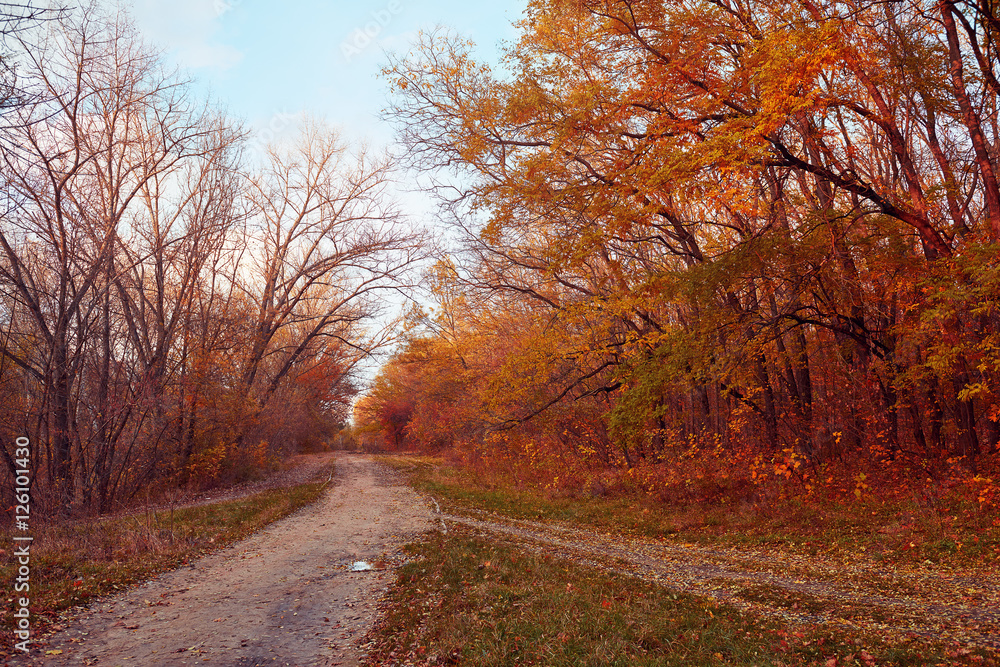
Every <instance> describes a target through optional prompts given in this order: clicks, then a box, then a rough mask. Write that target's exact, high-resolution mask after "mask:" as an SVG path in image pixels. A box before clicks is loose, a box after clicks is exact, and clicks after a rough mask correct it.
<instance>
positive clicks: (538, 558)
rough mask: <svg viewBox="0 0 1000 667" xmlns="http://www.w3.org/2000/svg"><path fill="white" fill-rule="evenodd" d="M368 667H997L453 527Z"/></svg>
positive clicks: (422, 553)
mask: <svg viewBox="0 0 1000 667" xmlns="http://www.w3.org/2000/svg"><path fill="white" fill-rule="evenodd" d="M408 549H409V550H410V553H411V556H412V557H413V560H412V561H411V562H410V563H409V564H407V565H405V566H404V567H402V568H401V569H400V570H399V572H398V575H397V582H396V585H395V587H394V588H393V590H392V592H391V593H390V596H389V598H388V601H387V606H386V607H385V608H384V610H383V611H384V613H383V616H382V619H381V621H380V622H379V625H378V626H377V628H376V630H375V631H374V632H373V633H372V634H371V635H370V636H369V639H370V641H371V644H370V646H369V653H368V657H367V664H369V665H402V664H426V665H445V664H460V665H467V666H470V667H476V666H480V665H482V666H487V665H514V664H516V665H532V664H534V665H759V666H764V665H769V666H781V665H785V666H787V665H823V666H824V667H834V666H838V667H843V666H845V665H858V666H865V667H868V666H871V665H876V664H877V665H898V666H903V665H937V664H949V665H954V664H980V665H982V664H987V665H988V664H993V663H991V662H990V661H991V658H989V657H986V658H984V657H983V656H982V655H979V654H977V653H968V654H964V655H963V654H961V653H959V652H956V651H953V650H950V649H948V647H943V646H934V645H929V644H920V645H912V646H891V645H888V644H885V643H884V642H882V641H880V640H879V639H878V638H877V637H874V636H859V635H858V634H857V633H854V634H851V635H847V634H844V633H841V632H839V631H837V630H834V629H828V628H822V627H818V628H817V627H810V628H801V629H796V628H789V627H787V626H785V627H783V626H782V625H780V624H777V623H774V622H770V621H761V620H760V619H758V618H754V617H751V616H748V615H745V614H743V613H742V612H740V611H738V610H736V609H733V608H730V607H727V606H725V605H718V604H715V603H711V602H707V601H706V600H704V599H703V598H699V597H695V596H690V595H684V594H674V593H670V592H667V591H665V590H664V589H663V588H660V587H657V586H655V585H652V584H646V583H644V582H642V581H639V580H637V579H634V578H630V577H626V576H619V575H615V574H612V573H608V572H604V571H600V570H597V569H593V568H589V567H584V566H580V565H576V564H573V563H571V562H567V561H563V560H559V559H556V558H552V557H550V556H548V555H546V554H544V553H535V552H532V551H526V550H523V549H520V548H516V547H513V546H508V545H505V544H501V543H496V542H493V541H487V540H484V539H482V538H480V537H478V536H476V535H475V534H473V533H472V532H471V531H469V530H467V529H462V528H458V527H453V528H451V529H450V530H449V533H448V535H441V534H437V533H434V534H431V535H428V536H427V537H425V538H424V539H423V540H422V541H420V542H417V543H415V544H412V545H410V546H409V547H408Z"/></svg>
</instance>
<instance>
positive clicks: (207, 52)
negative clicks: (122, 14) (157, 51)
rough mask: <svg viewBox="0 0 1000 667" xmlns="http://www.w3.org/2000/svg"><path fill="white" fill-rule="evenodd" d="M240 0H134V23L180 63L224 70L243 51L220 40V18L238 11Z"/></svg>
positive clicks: (221, 20) (235, 60) (236, 61)
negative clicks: (218, 36)
mask: <svg viewBox="0 0 1000 667" xmlns="http://www.w3.org/2000/svg"><path fill="white" fill-rule="evenodd" d="M241 2H242V0H133V2H132V15H133V17H134V18H135V22H136V25H137V27H138V28H139V29H140V30H141V31H142V33H143V35H144V36H146V38H147V39H149V40H150V41H151V42H153V43H154V44H156V45H158V46H160V47H162V48H164V49H166V50H167V51H168V52H170V53H171V54H172V56H173V57H174V58H175V59H176V61H177V63H178V64H179V65H181V66H182V67H188V68H191V69H201V68H214V69H219V70H225V69H229V68H231V67H233V66H234V65H236V64H237V63H239V62H240V60H242V59H243V53H242V52H241V51H240V50H239V49H237V48H235V47H233V46H231V45H229V44H224V43H221V42H220V41H219V40H218V38H217V33H218V32H219V28H220V26H221V24H222V22H223V21H225V20H228V19H230V18H231V14H232V13H233V12H236V11H240V4H241Z"/></svg>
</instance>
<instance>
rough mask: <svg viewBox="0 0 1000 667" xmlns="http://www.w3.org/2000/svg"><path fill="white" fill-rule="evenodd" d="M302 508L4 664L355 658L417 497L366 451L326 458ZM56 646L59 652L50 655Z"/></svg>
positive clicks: (342, 661) (111, 602)
mask: <svg viewBox="0 0 1000 667" xmlns="http://www.w3.org/2000/svg"><path fill="white" fill-rule="evenodd" d="M336 466H337V467H336V475H335V477H334V480H333V484H332V485H331V486H330V487H329V488H328V489H327V490H326V492H325V493H324V495H323V496H322V497H321V498H320V499H319V500H318V501H316V502H315V503H313V504H312V505H310V506H308V507H305V508H303V509H302V510H299V511H298V512H296V513H295V514H293V515H291V516H289V517H286V518H285V519H282V520H281V521H278V522H276V523H274V524H272V525H271V526H268V527H267V528H265V529H264V530H262V531H260V532H259V533H257V534H255V535H254V536H252V537H250V538H248V539H246V540H244V541H242V542H239V543H237V544H235V545H233V546H230V547H228V548H226V549H223V550H220V551H219V552H216V553H214V554H212V555H209V556H206V557H205V558H202V559H200V560H198V561H196V562H194V563H193V564H192V565H191V566H186V567H183V568H181V569H179V570H175V571H173V572H169V573H166V574H163V575H161V576H159V577H158V578H156V579H154V580H152V581H150V582H148V583H146V584H144V585H142V586H139V587H138V588H135V589H132V590H131V591H129V592H128V593H126V594H124V595H121V596H117V597H114V598H109V599H106V600H105V601H102V602H98V603H95V604H94V605H92V606H91V607H90V608H88V609H84V610H80V611H77V612H75V614H74V616H75V618H73V619H71V620H70V621H69V624H68V626H67V629H65V630H63V631H60V632H59V633H57V634H55V635H52V636H50V637H48V638H46V639H44V640H43V641H44V643H43V644H42V645H40V646H37V647H36V648H35V649H34V650H33V651H32V654H30V655H29V656H21V657H17V656H15V657H14V658H12V659H10V664H11V665H28V664H39V665H51V666H53V667H57V666H61V665H137V666H146V665H150V666H153V665H156V666H159V665H163V666H165V667H169V666H173V665H211V666H212V667H215V666H225V667H230V666H232V667H251V666H262V665H294V666H297V667H301V666H306V665H356V664H358V659H359V655H358V653H359V650H358V646H357V645H356V640H358V639H360V638H362V637H363V636H364V635H365V633H366V632H367V631H368V629H369V628H370V626H371V624H372V622H373V620H374V616H375V613H376V603H377V601H378V598H379V597H380V594H381V592H382V591H384V590H385V588H386V587H387V586H388V585H389V584H391V582H392V578H393V575H392V571H391V570H382V571H379V570H374V571H369V572H351V571H350V569H349V568H350V566H351V564H352V563H353V562H355V561H358V560H364V561H368V562H378V561H380V560H381V561H384V562H385V563H386V564H387V566H390V567H391V565H392V564H394V563H396V562H398V561H399V558H400V556H399V552H398V549H399V547H400V546H401V545H402V544H404V543H406V542H408V541H410V540H412V539H413V538H414V537H415V536H416V535H417V534H419V533H421V532H424V531H426V530H428V529H430V528H433V523H432V519H433V517H432V515H431V513H430V511H429V509H428V508H427V506H426V504H425V502H424V501H423V500H422V499H421V498H420V497H419V496H418V495H417V494H416V493H415V492H414V491H413V490H412V489H411V488H410V487H409V486H407V485H406V484H405V482H404V481H403V480H402V479H401V478H399V477H397V476H396V475H395V474H393V473H391V472H390V471H388V470H387V469H385V468H382V467H380V466H378V465H376V464H375V463H373V462H372V461H370V460H369V459H368V458H366V457H363V456H359V455H338V457H337V461H336ZM53 651H61V653H59V654H52V653H50V652H53Z"/></svg>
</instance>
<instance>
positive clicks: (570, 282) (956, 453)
mask: <svg viewBox="0 0 1000 667" xmlns="http://www.w3.org/2000/svg"><path fill="white" fill-rule="evenodd" d="M998 25H1000V24H997V23H996V17H995V16H994V12H993V10H992V9H991V8H990V7H987V6H986V5H984V4H982V3H974V2H929V3H924V2H918V1H912V2H892V3H882V2H867V1H862V2H858V1H854V0H850V1H838V2H832V3H820V4H816V3H812V2H809V1H808V0H802V1H801V2H794V3H777V4H775V3H753V2H751V3H746V2H728V1H727V0H667V1H663V0H650V1H646V0H639V1H635V0H585V1H584V2H577V1H574V2H569V1H564V0H543V1H540V2H534V3H531V5H530V6H529V9H528V12H527V14H526V17H525V19H524V20H523V21H522V22H521V23H520V28H521V30H522V37H521V40H520V41H519V42H518V43H517V44H516V45H515V46H514V47H512V48H511V50H510V53H509V63H510V65H509V71H508V73H507V75H506V76H503V77H497V76H494V75H493V74H492V73H491V72H490V71H489V70H488V68H485V67H483V66H481V65H479V64H477V63H475V62H474V61H473V58H472V55H471V53H470V47H469V45H468V44H466V43H464V42H462V41H461V40H459V39H457V38H455V37H453V36H451V35H448V34H446V33H443V32H437V33H433V34H430V35H425V36H424V37H423V39H422V41H421V42H420V43H419V44H418V45H417V46H416V48H415V50H414V51H413V53H411V54H410V55H409V56H407V57H405V58H402V59H400V60H398V61H396V62H395V63H393V65H392V67H391V68H390V69H389V70H387V77H388V78H389V80H390V81H391V83H392V85H393V87H394V89H395V92H396V98H395V100H396V101H395V103H394V106H393V109H392V112H391V113H392V116H393V117H394V118H395V120H396V122H397V123H398V125H399V127H400V136H401V139H402V140H403V142H404V143H405V145H406V146H407V148H408V150H409V153H408V154H409V158H410V160H411V163H412V164H413V165H414V166H416V167H419V168H422V169H429V170H434V173H435V174H436V178H437V179H438V186H437V192H438V193H439V195H440V196H441V197H442V201H443V204H444V205H443V210H444V211H446V212H447V213H450V214H451V215H452V216H453V217H452V219H453V221H454V223H455V226H456V229H457V230H458V231H459V233H460V238H461V244H462V247H461V248H460V249H459V250H458V251H457V252H456V253H455V256H454V260H453V261H454V262H455V264H456V265H457V267H458V268H457V269H456V270H455V271H454V272H452V273H451V277H450V281H451V284H452V285H453V289H464V290H468V291H470V293H475V294H476V296H475V297H474V301H475V302H476V304H477V309H476V313H475V314H474V315H472V316H471V317H469V318H468V321H469V322H470V327H469V330H468V332H467V334H466V340H467V341H469V343H470V345H471V347H470V349H468V350H466V351H465V352H463V358H464V359H466V360H468V359H470V358H472V359H488V360H489V362H488V363H489V365H490V367H491V369H492V370H491V371H490V373H485V374H483V376H482V377H484V378H487V377H489V376H490V374H491V373H492V374H493V376H492V377H493V380H492V381H482V382H479V383H478V384H476V385H475V387H474V389H473V390H472V393H471V394H470V396H472V397H474V398H468V397H467V398H465V399H462V400H464V401H468V400H473V401H474V402H475V403H476V405H478V406H480V408H481V412H480V415H481V417H482V423H483V424H484V425H488V427H487V428H486V430H485V431H484V432H491V433H492V434H493V435H491V436H488V437H487V438H486V440H483V439H482V438H480V439H478V440H477V442H478V443H479V445H478V446H483V447H485V448H486V450H487V451H494V452H500V451H503V447H508V446H510V445H509V443H512V442H513V443H521V444H522V445H523V444H524V443H531V447H532V448H534V449H536V450H538V451H542V452H546V451H547V452H550V453H551V454H552V456H562V455H563V454H564V453H566V452H571V453H573V454H574V460H585V461H595V462H597V461H600V462H610V463H613V464H617V465H621V466H623V467H632V466H636V465H641V464H643V463H658V462H662V461H671V460H676V459H677V457H679V456H681V455H682V454H683V453H684V452H689V451H691V448H692V447H694V448H695V450H698V449H701V450H712V451H716V452H719V451H724V452H729V454H728V455H727V456H730V457H731V459H732V460H737V459H738V460H741V461H749V460H754V458H755V457H762V458H763V459H764V460H768V461H769V460H771V459H776V458H780V457H785V456H787V452H794V453H795V456H801V457H805V460H808V461H812V462H818V461H824V460H829V459H830V458H831V457H833V456H839V457H844V456H847V457H855V458H856V457H864V458H866V459H868V460H873V461H877V460H887V459H892V458H894V457H899V456H907V457H911V458H913V459H915V460H921V461H925V462H933V461H937V460H941V459H944V458H947V457H953V458H954V457H957V458H960V459H962V460H964V461H965V462H966V463H967V464H968V465H970V466H972V467H974V466H975V465H976V461H977V460H978V459H979V457H981V456H982V455H983V454H986V453H992V452H996V450H997V441H998V437H1000V428H998V417H1000V415H998V408H997V405H998V403H997V394H996V386H997V381H998V379H1000V378H998V376H997V371H998V368H1000V365H998V357H997V355H996V349H997V348H996V347H995V345H994V343H995V341H996V339H997V334H998V316H997V310H996V303H997V297H998V294H1000V292H998V291H997V290H998V286H1000V285H998V282H997V278H996V268H997V250H998V247H1000V246H998V243H1000V228H998V227H997V225H996V220H997V219H998V218H997V217H996V215H995V210H994V209H995V206H994V203H993V200H994V199H996V193H995V192H994V190H995V188H996V186H995V183H994V181H995V173H994V172H995V171H996V164H997V156H996V150H995V148H996V144H997V141H998V140H1000V127H998V125H997V105H996V99H997V93H998V92H1000V91H998V89H997V87H996V86H997V84H996V81H997V78H996V73H995V70H996V68H997V61H996V53H997V52H996V49H995V46H996V45H995V43H994V41H995V39H996V33H995V28H996V27H997V26H998ZM998 201H1000V200H998ZM442 307H443V308H444V311H445V312H447V310H448V309H449V306H448V305H447V304H442ZM498 310H499V311H502V312H505V313H508V314H509V318H508V319H510V320H514V321H516V322H518V323H519V324H521V325H522V326H521V327H520V328H518V329H516V333H515V334H514V336H513V338H508V336H510V335H511V332H512V330H513V329H512V328H511V327H508V326H504V327H498V325H497V322H498V321H499V320H502V319H504V318H503V317H501V316H499V315H498V314H497V311H498ZM487 313H489V316H487ZM527 319H530V324H529V323H527V322H526V321H525V320H527ZM423 335H424V336H426V337H427V340H424V341H419V342H415V343H414V345H418V344H419V345H420V346H424V347H440V346H442V345H443V343H444V339H443V338H442V336H441V334H440V333H439V332H438V331H435V330H433V329H431V330H427V331H426V333H424V334H423ZM456 358H457V357H454V356H453V359H456ZM404 363H406V357H405V356H401V357H398V358H397V359H396V361H395V362H394V364H393V366H392V367H391V368H397V367H400V366H401V365H402V364H404ZM410 367H411V368H415V367H414V366H412V365H410ZM428 368H429V369H430V370H428V373H431V374H434V375H436V373H437V371H436V368H437V364H435V365H434V366H428ZM385 372H386V373H389V372H390V370H387V371H385ZM392 372H394V371H392ZM410 372H411V373H415V372H416V371H414V370H411V371H410ZM501 378H502V379H501ZM414 383H415V384H420V383H419V375H418V380H417V381H415V382H414ZM455 388H456V391H458V390H460V389H461V388H460V387H458V386H457V385H456V387H455ZM415 419H416V417H415ZM515 425H518V426H516V427H515ZM409 433H410V434H411V436H412V437H413V439H414V440H415V441H416V442H420V438H419V437H417V429H416V427H414V428H411V429H410V431H409ZM500 434H503V437H502V440H503V442H504V443H508V444H504V445H502V444H496V446H495V447H493V448H492V449H491V446H490V445H489V444H488V443H489V442H490V441H491V440H490V438H493V441H495V442H497V443H499V441H498V440H497V438H500ZM484 443H486V444H484ZM720 448H721V449H720ZM514 451H516V452H519V453H518V455H519V456H522V455H524V452H525V451H527V450H524V449H516V448H515V450H514ZM963 457H964V458H963Z"/></svg>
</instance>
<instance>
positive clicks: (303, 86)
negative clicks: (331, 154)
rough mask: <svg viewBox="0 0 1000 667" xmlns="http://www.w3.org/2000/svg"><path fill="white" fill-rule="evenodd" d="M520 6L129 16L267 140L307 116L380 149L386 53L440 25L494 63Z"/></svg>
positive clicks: (412, 3)
mask: <svg viewBox="0 0 1000 667" xmlns="http://www.w3.org/2000/svg"><path fill="white" fill-rule="evenodd" d="M525 4H526V0H501V1H499V2H487V3H476V2H469V1H468V0H465V1H457V0H448V1H444V2H442V1H433V0H354V1H351V2H346V1H336V2H320V1H318V0H285V1H284V2H280V3H278V2H264V1H263V0H133V5H132V13H133V16H134V17H135V20H136V23H137V26H138V28H139V29H140V30H141V31H142V33H143V34H144V36H145V37H146V38H147V39H148V40H149V41H150V42H152V43H154V44H157V45H159V46H161V47H162V48H164V49H165V50H166V51H167V55H168V57H169V58H170V59H171V60H172V61H174V62H176V63H177V64H179V65H180V66H181V67H183V68H184V69H186V70H187V71H188V72H189V73H190V75H191V76H192V78H194V79H195V80H196V81H197V85H198V86H199V87H202V88H205V89H209V90H211V93H212V95H213V97H214V98H216V99H217V100H218V101H219V102H221V103H222V104H223V105H224V106H225V107H227V108H228V110H229V112H230V113H231V114H232V115H233V116H234V117H236V118H239V119H241V120H243V121H244V122H246V123H247V124H248V126H249V127H250V128H251V129H253V130H255V131H256V132H257V133H258V135H259V136H261V137H263V138H264V139H269V138H272V137H273V138H276V139H278V140H280V139H281V138H282V137H281V134H282V133H283V132H291V131H292V127H293V125H294V117H295V116H296V115H298V114H302V113H306V114H309V115H311V116H314V117H318V118H323V119H325V120H326V121H327V122H329V123H330V124H332V125H334V126H336V127H339V128H340V129H341V131H342V132H343V136H344V138H346V139H349V140H351V141H360V140H366V141H370V142H372V143H374V144H376V145H384V144H386V143H387V142H389V141H390V140H391V137H392V130H391V128H389V127H387V126H386V125H385V124H384V123H382V122H380V121H379V120H378V114H379V111H380V110H381V109H382V108H383V107H384V106H385V101H386V94H385V82H384V81H383V80H381V79H379V78H377V75H378V73H379V71H380V69H381V67H382V66H383V65H384V64H385V56H384V51H386V50H388V51H395V52H398V53H403V52H405V51H407V50H408V45H409V44H410V43H412V40H413V39H414V38H415V36H416V34H417V32H418V31H419V30H421V29H423V30H427V29H430V28H433V27H435V26H437V25H444V26H447V27H449V28H452V29H454V30H456V31H458V32H459V33H460V34H462V35H463V36H465V37H468V38H470V39H472V40H473V41H475V42H476V44H477V45H478V54H479V57H480V58H481V59H482V60H485V61H487V62H491V63H493V62H496V60H497V57H498V55H499V52H500V44H501V42H502V41H504V40H507V41H511V40H513V39H515V37H516V31H515V28H514V27H513V26H512V24H513V22H515V21H517V20H519V19H520V18H521V14H522V12H523V9H524V6H525ZM366 32H367V34H366ZM370 35H374V38H373V39H371V43H368V44H366V43H365V42H366V39H367V38H368V37H369V36H370Z"/></svg>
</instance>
